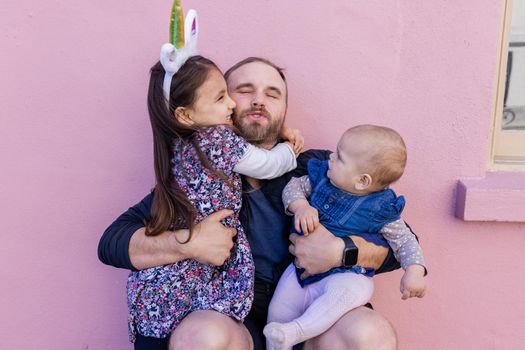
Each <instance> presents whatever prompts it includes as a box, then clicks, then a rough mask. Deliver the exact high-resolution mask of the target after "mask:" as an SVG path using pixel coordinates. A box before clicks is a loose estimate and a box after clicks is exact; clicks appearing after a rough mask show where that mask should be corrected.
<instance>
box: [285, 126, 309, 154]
mask: <svg viewBox="0 0 525 350" xmlns="http://www.w3.org/2000/svg"><path fill="white" fill-rule="evenodd" d="M280 136H281V138H283V139H284V140H285V141H289V142H290V143H291V144H292V148H293V151H294V153H295V154H296V155H298V154H299V153H301V150H302V149H303V146H304V137H303V134H302V133H301V131H300V130H299V129H292V128H289V127H286V126H283V127H282V129H281V134H280Z"/></svg>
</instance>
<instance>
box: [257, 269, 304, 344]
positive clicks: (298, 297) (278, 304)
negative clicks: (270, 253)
mask: <svg viewBox="0 0 525 350" xmlns="http://www.w3.org/2000/svg"><path fill="white" fill-rule="evenodd" d="M305 296H306V290H305V289H303V288H301V286H300V285H299V283H298V282H297V276H296V274H295V266H294V265H293V264H290V265H289V266H288V268H287V269H286V271H284V273H283V275H282V276H281V279H280V280H279V284H278V285H277V288H276V289H275V293H274V294H273V297H272V301H271V302H270V307H269V308H268V323H269V325H267V326H266V327H264V335H265V336H266V339H267V342H266V347H267V349H268V350H271V349H280V348H281V346H280V345H279V343H280V342H282V341H283V339H281V338H282V336H281V335H282V333H281V332H277V333H275V332H273V330H272V327H271V326H270V323H271V322H273V323H274V324H275V322H279V323H285V322H290V321H292V320H293V319H295V318H297V317H299V316H300V315H301V314H302V313H303V312H304V309H305V308H306V304H305V303H306V298H305Z"/></svg>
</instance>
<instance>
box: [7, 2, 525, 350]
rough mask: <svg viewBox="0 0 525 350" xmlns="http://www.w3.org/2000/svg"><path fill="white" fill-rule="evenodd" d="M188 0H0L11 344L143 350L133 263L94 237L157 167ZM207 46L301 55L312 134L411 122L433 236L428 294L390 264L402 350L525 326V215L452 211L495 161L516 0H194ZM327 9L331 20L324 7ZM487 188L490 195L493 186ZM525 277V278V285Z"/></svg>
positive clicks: (414, 214)
mask: <svg viewBox="0 0 525 350" xmlns="http://www.w3.org/2000/svg"><path fill="white" fill-rule="evenodd" d="M170 6H171V1H170V0H163V1H119V2H115V1H64V0H62V1H60V0H57V1H52V2H50V1H36V0H28V1H23V2H21V1H14V0H4V1H2V2H1V3H0V32H1V33H2V34H1V36H0V45H1V48H2V54H1V55H0V63H1V64H0V76H1V77H2V79H1V83H0V102H1V109H2V113H1V119H0V121H1V127H0V140H1V141H0V142H1V143H2V146H1V147H0V159H1V161H2V169H3V171H2V185H1V186H0V198H2V202H1V204H0V205H1V208H0V212H1V213H2V216H1V218H2V222H3V234H2V235H1V237H2V241H1V244H0V266H2V277H3V281H2V284H1V286H2V287H1V288H0V310H1V311H0V320H1V324H2V325H1V327H0V348H1V349H37V348H38V349H97V350H98V349H112V350H113V349H130V348H131V346H130V345H129V344H128V343H127V339H126V305H125V298H124V283H125V277H126V272H125V271H120V270H116V269H113V268H110V267H107V266H103V265H102V264H100V263H99V262H98V260H97V256H96V245H97V243H98V239H99V237H100V235H101V233H102V231H103V229H104V228H105V227H106V226H107V225H108V224H109V223H110V222H111V220H112V219H113V218H115V217H116V215H117V214H119V213H120V212H122V211H123V210H124V209H126V208H127V207H128V206H129V205H131V204H132V203H135V202H136V201H138V200H139V199H140V198H142V196H143V195H144V194H146V193H147V192H148V190H149V189H150V187H151V186H152V184H153V180H152V178H153V177H152V160H151V137H150V131H149V125H148V121H147V114H146V108H145V95H146V83H147V75H148V68H149V67H150V66H151V65H152V63H153V62H154V60H156V59H157V57H158V52H159V48H160V45H161V44H162V43H164V41H165V40H166V36H167V23H168V13H169V9H170ZM190 6H191V7H194V8H196V9H197V10H198V11H199V14H200V20H201V28H202V32H201V33H202V35H201V48H202V52H203V53H204V54H206V55H208V56H210V57H211V58H213V59H215V60H216V61H217V62H218V63H219V64H220V65H221V66H222V67H223V68H226V67H228V66H229V65H231V64H232V63H234V62H236V61H237V60H239V59H241V58H244V57H245V56H248V55H262V56H267V57H269V58H271V59H273V60H275V61H276V62H278V63H279V64H281V65H282V66H284V67H286V69H287V74H288V77H289V81H290V83H289V84H290V91H291V95H290V108H289V122H290V124H291V125H292V126H297V127H301V128H302V129H303V131H304V134H305V136H306V140H307V145H308V146H309V147H334V145H335V142H336V140H337V139H338V137H339V134H340V132H341V130H343V129H345V128H347V127H348V126H350V125H354V124H359V123H364V122H370V123H376V124H384V125H389V126H393V127H395V128H396V129H397V130H399V131H400V132H401V133H402V134H403V135H404V137H405V139H406V142H407V144H408V148H409V158H410V160H409V161H410V163H409V166H408V169H407V171H406V175H405V176H404V177H403V179H402V180H401V181H400V182H399V184H397V185H396V189H397V190H398V192H400V193H403V194H405V195H406V197H407V198H408V201H409V202H408V207H407V209H406V213H405V217H406V219H407V220H408V221H409V222H410V224H411V225H412V226H413V227H414V228H415V229H416V230H417V232H418V233H419V234H420V236H421V241H422V245H423V247H424V249H425V251H426V256H427V259H428V264H429V266H430V275H429V276H428V283H429V286H430V289H429V292H428V295H427V297H425V298H424V299H423V300H409V301H401V299H400V294H399V292H398V285H399V278H400V277H401V272H399V271H398V272H395V273H391V274H389V275H387V276H379V277H378V278H377V288H376V294H375V297H374V300H373V302H374V304H375V306H376V308H377V309H378V310H379V311H380V312H381V313H383V314H384V315H385V316H386V317H388V318H389V319H390V320H391V321H392V322H393V323H394V325H395V327H396V329H397V331H398V334H399V339H400V344H401V348H402V349H423V348H424V349H427V350H441V349H518V348H522V347H523V343H525V332H524V330H525V321H524V320H523V315H524V314H525V303H523V300H522V299H523V292H522V291H523V289H524V288H525V278H524V277H525V276H524V273H523V272H522V271H518V272H517V273H516V272H515V271H513V270H514V268H515V267H516V266H520V265H522V264H521V263H520V261H522V260H523V254H520V253H521V250H522V247H523V246H525V226H524V224H523V223H521V224H519V223H487V222H464V221H461V220H459V219H457V218H455V217H454V203H455V201H454V198H455V193H454V191H455V185H456V182H457V180H458V179H459V178H462V177H480V176H483V175H484V172H485V161H486V154H487V152H488V151H487V150H488V146H489V126H490V121H491V110H492V97H493V93H494V91H493V86H494V77H495V64H496V50H497V40H498V35H499V34H498V31H499V28H498V26H499V21H500V16H501V7H502V6H501V1H490V0H466V1H459V2H450V1H444V0H435V1H409V0H404V1H364V2H363V1H361V2H355V1H352V2H350V1H302V0H294V1H277V0H268V1H255V0H252V1H246V0H244V1H242V0H232V1H204V0H193V1H190V0H187V1H185V7H186V9H187V8H189V7H190ZM322 19H325V20H326V23H323V22H322V21H321V20H322ZM487 204H488V205H489V203H487ZM520 291H521V292H520Z"/></svg>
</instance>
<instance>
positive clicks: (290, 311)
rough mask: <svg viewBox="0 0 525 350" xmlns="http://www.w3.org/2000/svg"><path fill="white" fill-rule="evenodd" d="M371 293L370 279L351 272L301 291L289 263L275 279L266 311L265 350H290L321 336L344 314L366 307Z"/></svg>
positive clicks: (372, 286) (292, 266)
mask: <svg viewBox="0 0 525 350" xmlns="http://www.w3.org/2000/svg"><path fill="white" fill-rule="evenodd" d="M373 291H374V284H373V282H372V279H371V278H370V277H367V276H365V275H360V274H356V273H353V272H346V273H335V274H333V275H329V276H328V277H325V278H323V279H322V280H320V281H318V282H316V283H313V284H309V285H307V286H305V287H304V288H301V286H300V285H299V283H298V282H297V277H296V274H295V266H294V265H293V264H291V265H290V266H288V268H287V269H286V271H285V272H284V273H283V275H282V277H281V279H280V280H279V284H278V285H277V289H276V290H275V293H274V295H273V298H272V301H271V303H270V308H269V310H268V324H267V325H266V327H264V335H265V336H266V340H267V341H266V344H267V345H266V347H267V349H268V350H285V349H290V348H291V347H292V346H293V345H295V344H298V343H301V342H303V341H306V340H307V339H310V338H313V337H316V336H318V335H320V334H322V333H324V332H325V331H326V330H328V328H330V327H331V326H332V325H333V324H334V323H336V322H337V320H339V318H341V316H343V315H344V314H346V313H347V312H348V311H350V310H352V309H355V308H356V307H358V306H361V305H364V304H366V303H367V302H368V301H369V300H370V298H371V297H372V293H373Z"/></svg>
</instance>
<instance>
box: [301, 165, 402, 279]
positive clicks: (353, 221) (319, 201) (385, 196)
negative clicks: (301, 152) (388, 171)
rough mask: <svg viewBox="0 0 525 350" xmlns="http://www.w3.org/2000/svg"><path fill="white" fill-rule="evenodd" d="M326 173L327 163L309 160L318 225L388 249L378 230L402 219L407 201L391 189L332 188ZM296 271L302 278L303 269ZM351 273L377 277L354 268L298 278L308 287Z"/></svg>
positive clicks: (370, 271) (335, 232)
mask: <svg viewBox="0 0 525 350" xmlns="http://www.w3.org/2000/svg"><path fill="white" fill-rule="evenodd" d="M327 171H328V161H326V160H324V161H322V160H319V159H315V158H314V159H310V160H309V162H308V176H309V178H310V184H311V186H312V193H311V194H310V197H309V199H308V201H309V202H310V205H311V206H312V207H314V208H316V209H317V211H318V212H319V222H320V223H321V224H322V225H323V226H325V227H326V229H327V230H328V231H330V232H331V233H332V234H334V235H335V236H337V237H346V236H348V235H350V234H352V235H357V236H360V237H362V238H364V239H365V240H367V241H369V242H371V243H374V244H376V245H380V246H383V247H387V248H389V245H388V243H387V241H386V239H385V238H384V237H383V236H382V235H381V233H379V231H380V230H381V228H382V227H383V226H385V225H386V224H388V223H391V222H393V221H396V220H399V219H400V214H401V212H402V211H403V208H404V206H405V198H404V197H403V196H399V197H398V196H397V195H396V194H395V192H394V191H392V190H391V189H390V188H386V189H384V190H381V191H378V192H374V193H370V194H367V195H355V194H352V193H349V192H346V191H343V190H341V189H339V188H337V187H335V186H334V185H332V183H331V182H330V179H328V177H327V175H326V172H327ZM297 270H298V271H297V274H298V276H300V274H301V273H302V272H303V270H301V269H297ZM349 270H351V271H353V272H357V273H364V274H366V275H369V276H373V275H374V270H372V269H364V268H362V267H359V266H354V267H352V268H334V269H332V270H330V271H327V272H325V273H323V274H319V275H314V276H310V277H308V278H306V279H305V280H300V279H299V282H300V283H301V285H307V284H310V283H313V282H316V281H318V280H320V279H322V278H323V277H325V276H327V275H330V274H332V273H336V272H347V271H349Z"/></svg>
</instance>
